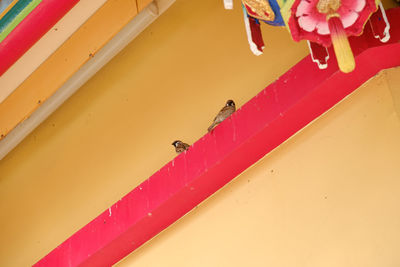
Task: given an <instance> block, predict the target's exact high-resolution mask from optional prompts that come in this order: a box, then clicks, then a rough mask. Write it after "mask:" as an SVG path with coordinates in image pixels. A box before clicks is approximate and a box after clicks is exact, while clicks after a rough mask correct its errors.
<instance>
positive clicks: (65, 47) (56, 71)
mask: <svg viewBox="0 0 400 267" xmlns="http://www.w3.org/2000/svg"><path fill="white" fill-rule="evenodd" d="M137 13H138V12H137V7H136V2H135V0H109V1H107V2H106V3H105V4H104V5H103V6H102V7H101V8H99V10H98V11H97V12H96V13H95V14H94V15H93V16H92V17H90V18H89V19H88V20H87V21H86V22H85V23H84V24H83V25H82V26H81V27H80V28H79V29H78V30H77V31H76V32H75V33H74V34H73V35H72V36H71V37H70V38H69V39H68V40H67V41H66V42H65V43H64V44H62V45H61V46H60V47H59V48H58V49H57V50H56V51H55V52H54V53H53V54H52V55H51V56H50V57H49V58H48V59H47V60H46V61H45V62H44V63H43V64H42V65H41V66H40V67H39V68H38V69H36V70H35V71H34V72H33V73H32V74H31V75H30V76H29V77H28V78H27V79H26V80H25V81H24V82H23V83H22V84H21V85H20V86H19V87H18V88H17V89H16V90H15V91H14V92H13V93H12V94H11V95H9V96H8V97H7V98H6V99H5V100H4V101H3V102H2V103H0V114H3V115H1V116H0V139H2V138H3V137H4V136H6V135H7V134H8V133H9V132H10V131H11V130H12V129H14V128H15V127H16V126H17V125H18V124H19V123H20V122H22V121H23V120H25V119H26V118H28V117H29V116H30V115H31V114H32V113H33V112H34V111H35V110H36V109H37V108H38V107H39V106H40V105H41V104H42V103H43V102H44V101H46V100H47V99H48V98H49V97H50V96H51V95H53V94H54V93H55V92H56V91H57V90H58V89H59V88H60V87H61V86H62V85H63V84H64V83H65V82H66V81H67V80H68V79H69V78H70V77H71V76H72V75H73V74H74V73H75V72H76V71H77V70H78V69H79V68H80V67H81V66H82V65H83V64H85V63H86V62H87V61H88V60H90V59H91V58H92V57H94V56H95V54H96V52H97V51H99V50H100V49H101V48H102V47H103V46H104V45H105V44H106V43H107V42H108V41H109V40H110V39H111V38H112V37H113V36H114V35H115V34H117V33H118V32H119V31H120V30H121V29H122V28H123V27H124V26H125V25H126V24H127V23H128V22H129V21H130V20H131V19H132V18H133V17H135V16H136V14H137Z"/></svg>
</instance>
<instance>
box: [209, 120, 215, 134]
mask: <svg viewBox="0 0 400 267" xmlns="http://www.w3.org/2000/svg"><path fill="white" fill-rule="evenodd" d="M216 125H217V124H216V123H215V121H214V122H213V123H212V124H211V126H210V127H208V132H211V131H212V130H213V129H214V127H215V126H216Z"/></svg>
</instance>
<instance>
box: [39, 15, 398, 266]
mask: <svg viewBox="0 0 400 267" xmlns="http://www.w3.org/2000/svg"><path fill="white" fill-rule="evenodd" d="M388 15H389V18H390V20H391V23H392V39H391V41H390V43H387V44H381V43H380V42H379V41H378V40H376V39H374V38H370V37H369V36H368V34H370V33H368V32H366V33H365V35H364V36H361V37H359V38H353V39H352V40H351V42H352V46H353V47H355V49H354V50H355V51H354V52H355V55H356V63H357V67H356V69H355V71H354V72H352V73H350V74H343V73H341V72H339V71H338V68H337V65H336V64H335V60H330V62H329V64H330V66H329V67H328V69H326V70H319V69H317V66H316V65H315V64H314V63H313V62H312V61H311V59H310V57H306V58H305V59H303V60H302V61H300V62H299V63H298V64H297V65H295V66H294V67H293V68H292V69H290V70H289V71H288V72H287V73H286V74H284V75H283V76H282V77H280V78H279V79H278V80H277V81H276V82H274V83H273V84H271V85H270V86H268V87H267V88H266V89H264V90H263V91H262V92H261V93H259V94H258V95H257V96H255V97H254V98H253V99H252V100H250V101H249V102H248V103H246V104H245V105H244V106H243V107H242V108H240V109H239V110H238V111H237V112H236V113H234V114H233V115H232V116H231V117H230V118H229V119H228V120H226V121H224V122H223V123H222V124H221V125H220V126H218V127H217V128H216V129H215V130H214V132H213V133H212V134H207V135H205V136H204V137H203V138H201V139H200V140H199V141H197V142H196V143H195V144H194V145H193V146H192V147H191V148H190V150H189V151H188V152H187V153H183V154H181V155H179V156H178V157H176V158H175V159H174V160H173V161H171V162H170V163H168V164H167V165H165V166H164V167H163V168H161V169H160V170H159V171H158V172H156V173H155V174H154V175H152V176H151V177H150V178H149V179H147V180H146V181H144V182H143V183H142V184H141V185H140V186H138V187H137V188H135V189H134V190H133V191H132V192H130V193H129V194H127V195H126V196H125V197H124V198H123V199H121V200H120V201H118V202H117V203H115V204H114V205H113V206H111V208H110V209H109V210H106V211H105V212H103V213H102V214H100V215H99V216H98V217H97V218H96V219H94V220H93V221H91V222H90V223H89V224H88V225H86V226H85V227H83V228H82V229H81V230H79V231H78V232H77V233H75V234H74V235H73V236H71V237H70V238H69V239H67V240H66V241H65V242H64V243H62V244H61V245H60V246H58V247H57V248H56V249H54V250H53V251H52V252H50V253H49V254H48V255H47V256H46V257H44V258H43V259H42V260H40V261H39V262H38V263H37V264H36V265H35V266H59V267H60V266H110V265H111V264H114V263H116V262H118V261H119V260H121V259H122V258H123V257H125V256H126V255H128V254H129V253H130V252H132V251H133V250H135V249H136V248H138V247H139V246H140V245H142V244H143V243H144V242H146V241H147V240H149V239H150V238H152V237H153V236H155V235H156V234H158V233H159V232H160V231H161V230H163V229H165V228H166V227H168V226H169V225H170V224H172V223H173V222H175V221H176V220H178V219H179V218H181V217H182V216H183V215H184V214H185V213H187V212H188V211H190V210H191V209H193V208H194V207H195V206H196V205H198V204H199V203H200V202H201V201H203V200H204V199H206V198H207V197H208V196H210V195H211V194H213V193H214V192H216V191H217V190H218V189H220V188H221V187H222V186H224V185H225V184H226V183H228V182H229V181H230V180H232V179H233V178H234V177H236V176H237V175H238V174H240V173H241V172H243V171H244V170H245V169H246V168H248V167H249V166H251V165H252V164H254V163H255V162H256V161H257V160H259V159H260V158H261V157H263V156H264V155H265V154H266V153H268V152H270V151H271V150H272V149H274V148H275V147H277V146H279V145H280V144H281V143H282V142H283V141H285V140H286V139H288V138H289V137H290V136H292V135H293V134H294V133H296V132H297V131H299V130H300V129H301V128H303V127H304V126H306V125H307V124H308V123H310V122H311V121H312V120H314V119H315V118H317V117H318V116H320V115H321V114H322V113H323V112H325V111H327V110H328V109H329V108H331V107H332V106H334V105H335V104H336V103H338V101H340V100H341V99H343V98H344V97H345V96H347V95H348V94H350V93H351V92H353V91H354V90H355V89H357V88H358V87H359V86H360V85H362V84H363V83H364V82H365V81H367V80H368V79H369V78H371V77H372V76H374V75H375V74H377V73H378V72H379V71H380V70H382V69H385V68H390V67H395V66H399V65H400V56H399V55H400V43H398V41H399V40H400V21H399V20H398V18H399V17H400V9H393V10H391V11H389V12H388ZM395 19H397V21H396V22H395V21H394V20H395ZM396 24H397V25H396ZM396 26H397V27H396ZM330 54H331V55H333V52H332V51H330Z"/></svg>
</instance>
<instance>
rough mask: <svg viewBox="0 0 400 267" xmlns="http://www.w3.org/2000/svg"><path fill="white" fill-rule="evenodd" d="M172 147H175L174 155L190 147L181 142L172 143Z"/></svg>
mask: <svg viewBox="0 0 400 267" xmlns="http://www.w3.org/2000/svg"><path fill="white" fill-rule="evenodd" d="M172 145H173V146H174V147H175V151H176V153H178V154H180V153H182V152H183V151H185V150H188V149H189V147H190V146H189V145H188V144H186V143H184V142H182V141H180V140H176V141H174V142H173V143H172Z"/></svg>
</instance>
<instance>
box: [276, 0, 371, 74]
mask: <svg viewBox="0 0 400 267" xmlns="http://www.w3.org/2000/svg"><path fill="white" fill-rule="evenodd" d="M290 2H291V3H290ZM282 10H284V11H282V13H283V14H284V18H285V19H286V22H287V26H288V28H289V30H290V32H291V34H292V37H293V39H294V40H295V41H300V40H303V39H306V40H309V41H311V42H315V43H318V44H321V45H323V46H325V47H328V46H330V45H331V44H333V47H334V50H335V54H336V57H337V60H338V64H339V68H340V69H341V70H342V71H343V72H351V71H352V70H353V69H354V68H355V62H354V56H353V53H352V51H351V48H350V44H349V42H348V40H347V37H348V36H354V35H360V34H361V33H362V31H363V28H364V25H365V23H366V22H367V20H368V18H369V17H370V16H371V14H372V13H373V12H375V11H376V10H377V2H376V1H375V0H292V1H287V2H286V3H285V4H284V7H283V8H282Z"/></svg>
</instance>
